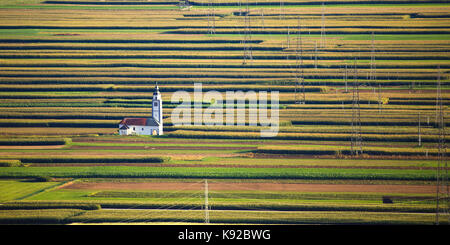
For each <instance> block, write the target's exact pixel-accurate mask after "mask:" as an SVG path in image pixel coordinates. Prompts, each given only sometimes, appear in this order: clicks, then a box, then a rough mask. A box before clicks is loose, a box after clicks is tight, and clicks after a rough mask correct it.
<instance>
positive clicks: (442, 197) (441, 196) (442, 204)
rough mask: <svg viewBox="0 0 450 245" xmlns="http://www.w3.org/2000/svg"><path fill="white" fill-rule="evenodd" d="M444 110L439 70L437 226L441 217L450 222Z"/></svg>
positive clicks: (437, 92)
mask: <svg viewBox="0 0 450 245" xmlns="http://www.w3.org/2000/svg"><path fill="white" fill-rule="evenodd" d="M444 113H445V112H444V110H443V106H442V94H441V74H440V68H438V80H437V87H436V117H437V127H438V142H437V150H438V151H437V153H438V165H437V168H436V224H437V225H439V224H440V222H442V221H444V220H443V219H442V218H441V216H444V217H445V216H447V220H446V222H447V223H448V222H450V217H449V198H450V196H449V186H448V169H447V160H446V151H447V149H446V144H445V120H444V117H445V115H444Z"/></svg>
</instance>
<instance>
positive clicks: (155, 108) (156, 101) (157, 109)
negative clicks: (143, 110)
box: [152, 83, 163, 124]
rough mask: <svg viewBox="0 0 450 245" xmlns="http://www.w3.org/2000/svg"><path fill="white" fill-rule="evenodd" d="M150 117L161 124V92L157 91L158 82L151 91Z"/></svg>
mask: <svg viewBox="0 0 450 245" xmlns="http://www.w3.org/2000/svg"><path fill="white" fill-rule="evenodd" d="M152 117H153V119H155V121H157V122H158V123H159V124H162V123H163V122H162V99H161V93H160V92H159V87H158V83H156V85H155V91H154V92H153V99H152Z"/></svg>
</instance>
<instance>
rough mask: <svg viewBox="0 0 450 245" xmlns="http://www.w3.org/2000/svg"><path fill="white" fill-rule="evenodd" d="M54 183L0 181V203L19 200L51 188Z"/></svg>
mask: <svg viewBox="0 0 450 245" xmlns="http://www.w3.org/2000/svg"><path fill="white" fill-rule="evenodd" d="M53 186H55V183H54V182H32V181H27V180H22V181H21V180H0V202H7V201H12V200H20V199H23V198H25V197H31V196H32V195H34V194H37V193H40V192H41V191H42V190H45V189H47V188H52V187H53Z"/></svg>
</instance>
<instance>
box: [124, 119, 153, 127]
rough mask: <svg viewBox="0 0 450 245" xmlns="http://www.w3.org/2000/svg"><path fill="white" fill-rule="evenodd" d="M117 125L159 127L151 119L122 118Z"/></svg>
mask: <svg viewBox="0 0 450 245" xmlns="http://www.w3.org/2000/svg"><path fill="white" fill-rule="evenodd" d="M119 124H122V125H129V126H131V125H132V126H159V123H158V122H156V121H155V119H153V118H124V119H123V120H122V121H120V123H119Z"/></svg>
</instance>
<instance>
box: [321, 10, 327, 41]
mask: <svg viewBox="0 0 450 245" xmlns="http://www.w3.org/2000/svg"><path fill="white" fill-rule="evenodd" d="M325 39H326V37H325V4H324V3H323V2H322V27H321V28H320V48H325V46H326V40H325Z"/></svg>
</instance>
